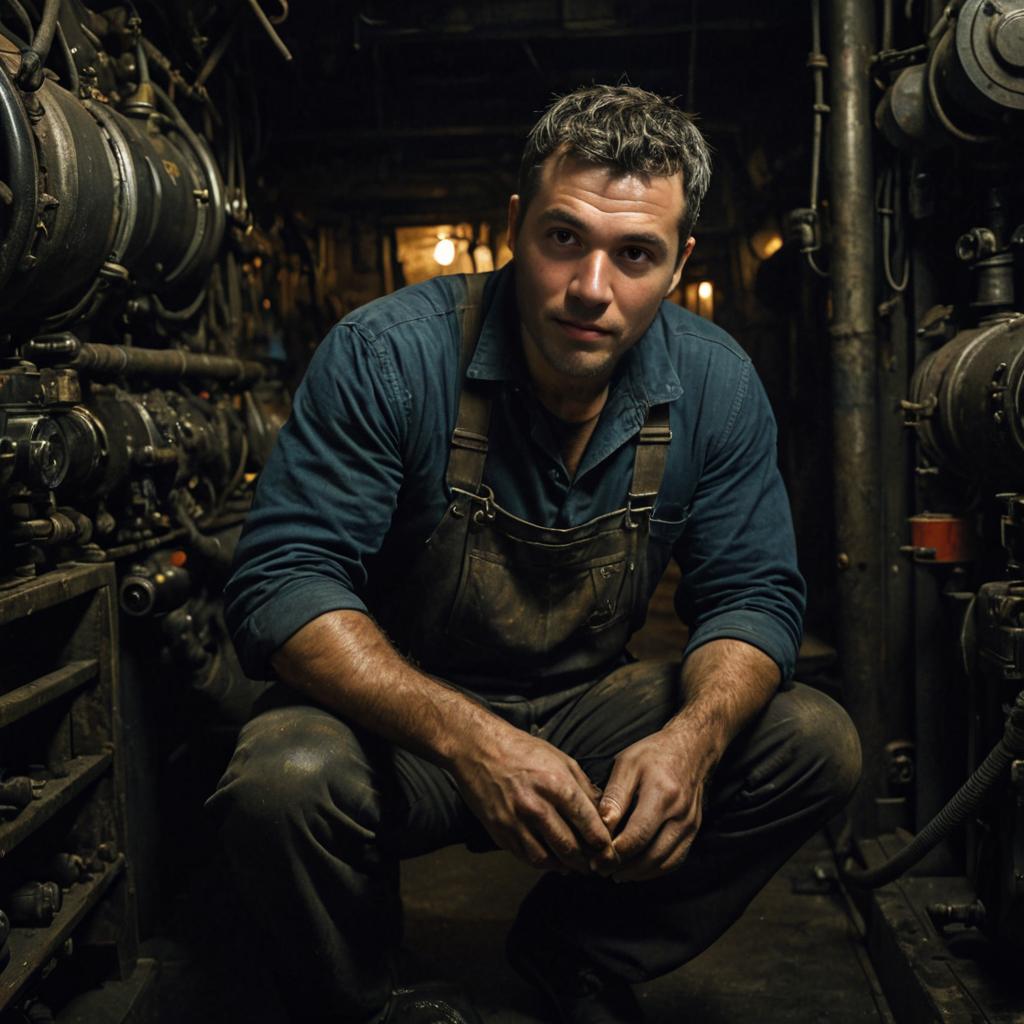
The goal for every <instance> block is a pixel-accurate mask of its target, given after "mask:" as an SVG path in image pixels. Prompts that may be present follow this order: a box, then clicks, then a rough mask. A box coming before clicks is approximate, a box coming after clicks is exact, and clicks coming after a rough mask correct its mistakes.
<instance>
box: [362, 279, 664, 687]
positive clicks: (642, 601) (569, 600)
mask: <svg viewBox="0 0 1024 1024" xmlns="http://www.w3.org/2000/svg"><path fill="white" fill-rule="evenodd" d="M484 280H485V275H474V276H471V277H467V279H466V299H465V304H464V305H463V306H462V307H460V312H461V328H462V349H461V364H460V377H461V380H462V387H461V391H460V395H459V407H458V417H457V422H456V425H455V429H454V431H453V433H452V437H451V448H450V453H449V459H448V468H447V475H446V484H447V488H448V493H449V495H450V497H451V501H450V504H449V505H448V508H447V509H446V511H445V513H444V516H443V518H442V519H441V522H440V523H439V524H438V526H437V527H436V529H435V530H434V532H433V534H432V535H431V536H430V538H429V539H428V541H427V543H426V545H425V547H424V549H423V550H422V551H421V553H420V555H419V557H418V558H417V560H416V562H415V564H414V565H413V568H412V571H411V574H410V576H409V578H408V579H406V580H404V581H403V584H402V587H401V589H400V590H399V591H397V592H394V593H393V594H392V595H391V597H390V598H385V600H384V601H383V603H382V606H381V607H378V608H375V612H376V613H377V615H378V619H379V621H380V623H381V625H382V626H383V627H384V629H385V630H386V631H387V632H388V634H389V636H390V637H391V639H392V641H393V642H394V643H395V645H396V646H397V647H398V648H399V649H400V650H402V651H403V652H404V653H406V654H408V655H409V656H410V657H411V658H412V659H413V660H414V661H416V662H417V663H418V664H419V665H421V666H422V667H423V668H424V669H425V670H426V671H428V672H431V673H433V674H435V675H438V676H442V677H444V678H446V679H454V680H456V681H463V680H465V681H467V685H470V686H471V688H476V686H477V685H478V686H479V688H481V689H488V688H489V687H488V686H487V682H486V680H487V678H488V677H492V678H494V679H496V680H501V681H503V682H504V685H505V688H506V692H510V691H509V690H508V682H507V681H508V680H514V681H515V684H516V690H520V689H521V691H522V692H533V691H536V690H538V689H541V688H545V689H546V688H550V687H551V686H552V685H556V686H557V685H570V684H571V683H572V682H574V681H578V680H582V679H596V678H599V677H600V676H601V675H603V674H604V673H605V672H607V671H608V670H609V669H611V668H612V667H614V666H615V665H616V664H622V661H623V658H622V654H623V651H624V649H625V646H626V642H627V641H628V639H629V637H630V635H631V633H632V632H633V630H634V629H635V628H636V626H637V625H638V624H639V622H641V621H642V620H643V616H644V612H645V609H646V600H647V594H648V589H647V586H646V578H645V576H646V553H647V540H648V532H649V523H650V517H651V511H652V509H653V507H654V501H655V498H656V496H657V493H658V488H659V486H660V485H661V480H662V476H663V475H664V471H665V463H666V459H667V457H668V446H669V442H670V441H671V438H672V434H671V431H670V430H669V426H668V406H667V405H657V406H653V407H651V408H650V409H649V411H648V414H647V420H646V422H645V423H644V425H643V427H642V429H641V430H640V434H639V437H638V439H637V445H636V455H635V458H634V463H633V476H632V481H631V483H630V487H629V492H628V494H627V496H626V503H625V505H624V506H623V507H622V508H620V509H617V510H616V511H614V512H608V513H606V514H605V515H601V516H598V517H597V518H595V519H591V520H590V521H589V522H586V523H583V524H582V525H580V526H574V527H570V528H568V529H555V528H551V527H545V526H538V525H536V524H534V523H530V522H527V521H525V520H523V519H520V518H518V517H517V516H514V515H512V514H511V513H510V512H508V511H506V510H505V509H504V508H502V506H501V505H500V504H499V503H498V497H497V496H496V495H495V494H494V492H493V491H492V490H491V489H490V488H489V487H487V486H486V485H485V484H484V483H483V474H484V463H485V461H486V459H487V447H488V426H489V423H490V416H491V398H490V394H489V393H488V391H487V390H486V388H487V385H485V384H481V383H479V382H474V381H472V380H470V379H469V378H467V377H466V368H467V367H468V366H469V363H470V360H471V359H472V356H473V352H474V349H475V348H476V343H477V338H478V336H479V333H480V326H481V322H482V319H483V316H482V309H481V298H482V293H483V286H484ZM469 680H472V681H473V682H472V683H470V682H469ZM481 680H482V681H481ZM474 684H476V685H474Z"/></svg>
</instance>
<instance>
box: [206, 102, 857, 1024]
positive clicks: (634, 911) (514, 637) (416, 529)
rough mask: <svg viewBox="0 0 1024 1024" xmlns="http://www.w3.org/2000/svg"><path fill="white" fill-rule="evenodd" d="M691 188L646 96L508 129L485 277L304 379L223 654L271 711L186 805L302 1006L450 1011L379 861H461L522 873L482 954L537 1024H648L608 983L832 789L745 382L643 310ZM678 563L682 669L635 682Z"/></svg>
mask: <svg viewBox="0 0 1024 1024" xmlns="http://www.w3.org/2000/svg"><path fill="white" fill-rule="evenodd" d="M709 175H710V161H709V155H708V149H707V146H706V144H705V143H704V140H703V139H702V137H701V136H700V134H699V132H698V131H697V129H696V128H695V127H694V125H693V123H692V122H691V121H690V119H689V118H688V117H686V115H684V114H683V113H682V112H680V111H679V110H678V109H676V108H675V107H674V106H673V105H672V104H670V103H669V102H667V101H665V100H663V99H661V98H659V97H657V96H654V95H652V94H650V93H647V92H644V91H643V90H640V89H637V88H633V87H630V86H616V87H609V86H596V87H591V88H586V89H581V90H579V91H577V92H575V93H573V94H571V95H569V96H566V97H564V98H562V99H561V100H559V101H557V102H556V103H555V104H554V105H553V106H552V107H551V108H550V109H549V110H548V111H547V113H545V114H544V116H543V117H542V118H541V120H540V121H539V122H538V124H537V125H536V126H535V127H534V129H533V131H532V132H531V134H530V136H529V139H528V141H527V145H526V152H525V154H524V158H523V164H522V169H521V174H520V185H519V193H518V195H515V196H513V197H512V199H511V201H510V204H509V242H510V247H511V249H512V251H513V254H514V261H513V263H512V264H511V265H510V266H509V267H507V268H505V269H504V270H502V271H499V272H497V273H496V274H493V275H489V276H488V277H487V278H486V279H485V280H484V279H481V278H471V279H468V280H466V279H461V278H441V279H437V280H434V281H430V282H427V283H425V284H423V285H419V286H416V287H413V288H410V289H404V290H403V291H400V292H398V293H396V294H395V295H392V296H389V297H386V298H384V299H380V300H377V301H376V302H373V303H371V304H370V305H369V306H366V307H364V308H363V309H361V310H358V311H356V312H355V313H353V314H352V315H351V316H349V317H347V318H346V319H345V320H344V321H343V322H342V323H341V324H339V325H338V326H337V327H335V328H334V330H333V331H332V332H331V334H330V335H329V336H328V338H327V340H326V341H325V342H324V343H323V344H322V345H321V346H320V348H319V350H318V351H317V353H316V355H315V357H314V360H313V362H312V364H311V366H310V368H309V371H308V373H307V375H306V378H305V381H304V382H303V385H302V387H301V388H300V389H299V391H298V393H297V394H296V398H295V406H294V413H293V416H292V419H291V421H290V422H289V424H288V425H287V426H286V427H285V429H284V430H283V431H282V433H281V437H280V440H279V443H278V447H277V449H276V451H275V454H274V456H273V458H272V459H271V461H270V464H269V465H268V466H267V468H266V470H265V472H264V474H263V476H262V478H261V480H260V485H259V491H258V495H257V501H256V503H255V507H254V509H253V511H252V513H251V515H250V517H249V519H248V521H247V524H246V532H245V535H244V537H243V539H242V542H241V544H240V546H239V551H238V558H237V570H236V573H235V575H234V577H233V579H232V581H231V583H230V585H229V587H228V591H227V610H228V616H229V620H230V623H231V626H232V630H233V633H234V635H235V639H236V643H237V645H238V648H239V650H240V653H241V657H242V660H243V664H244V665H245V666H246V667H247V670H248V671H249V673H250V674H252V675H255V676H260V677H265V676H271V675H273V676H276V677H277V678H278V679H279V680H281V681H282V683H283V684H284V686H283V687H279V688H278V689H277V691H276V693H277V697H276V701H275V702H274V703H275V706H268V707H267V709H266V710H264V711H263V712H262V713H261V714H260V715H258V716H257V717H256V718H255V719H254V720H253V721H252V722H250V723H249V725H247V726H246V728H245V729H244V730H243V732H242V735H241V737H240V740H239V744H238V748H237V751H236V754H235V757H234V759H233V761H232V763H231V765H230V767H229V769H228V771H227V773H226V775H225V777H224V779H223V780H222V782H221V784H220V787H219V789H218V792H217V793H216V794H215V795H214V796H213V797H212V798H211V806H212V807H213V809H214V811H215V813H216V814H217V815H218V817H219V819H220V822H221V827H222V835H223V837H224V842H225V845H226V848H227V851H228V855H229V859H230V862H231V865H232V868H233V871H234V873H235V874H236V876H237V879H238V882H239V885H240V887H241V890H242V892H243V893H244V894H246V896H247V897H248V899H249V903H250V905H251V909H252V911H253V914H254V917H255V920H256V921H257V923H258V925H259V926H260V927H261V928H262V929H263V930H264V932H265V933H266V934H268V935H272V936H274V937H275V940H276V945H275V949H276V956H275V960H276V963H277V966H278V967H279V969H280V974H281V976H282V978H286V979H288V983H287V987H286V989H285V991H286V995H287V998H288V1000H289V1005H290V1008H291V1010H292V1011H293V1012H294V1013H295V1016H296V1019H299V1018H301V1019H303V1020H306V1021H321V1020H322V1021H336V1022H340V1021H353V1022H356V1021H376V1020H388V1021H398V1020H407V1021H410V1022H427V1021H435V1020H442V1019H447V1020H456V1021H458V1020H463V1019H476V1018H475V1015H474V1014H473V1011H472V1010H471V1009H469V1008H467V1007H465V1006H462V1007H461V1009H460V1008H459V1005H457V999H456V998H455V997H452V999H451V1000H448V999H447V997H445V996H444V995H443V994H442V993H439V992H438V991H433V990H432V991H417V990H408V989H405V990H403V989H400V988H398V981H397V979H396V978H395V977H394V953H395V946H396V945H397V942H398V938H399V929H400V914H401V908H400V905H399V899H398V893H397V878H398V874H397V865H398V861H399V859H400V858H402V857H406V856H411V855H414V854H417V853H422V852H425V851H427V850H431V849H436V848H438V847H440V846H443V845H446V844H449V843H455V842H462V843H465V844H467V845H468V846H469V847H470V848H471V849H481V850H482V849H493V848H494V847H495V846H497V847H501V848H504V849H506V850H508V851H510V852H511V853H513V854H514V855H515V856H517V857H519V858H521V859H522V860H524V861H526V862H527V863H529V864H531V865H533V866H534V867H536V868H537V869H538V870H539V871H541V872H543V874H542V876H541V877H540V879H539V881H538V884H537V886H536V888H535V889H534V890H533V891H532V892H531V894H530V895H529V896H528V897H527V899H526V901H525V903H524V905H523V908H522V911H521V913H520V916H519V919H518V920H517V922H516V925H515V926H514V928H513V930H512V933H511V934H510V936H509V939H508V951H509V955H510V957H511V959H512V961H513V964H514V965H515V966H516V968H517V969H518V970H519V971H520V972H521V973H522V974H523V975H524V976H525V977H526V978H527V979H528V980H530V981H531V982H533V983H534V984H536V985H537V986H538V987H539V988H540V989H541V991H542V992H543V993H544V994H545V995H546V996H547V998H548V1000H549V1002H550V1004H551V1009H552V1012H553V1014H554V1015H555V1016H556V1017H557V1019H559V1020H563V1021H568V1022H574V1024H583V1022H587V1024H600V1022H625V1021H634V1020H638V1019H639V1016H640V1012H639V1007H638V1004H637V1002H636V999H635V997H634V995H633V993H632V990H631V988H630V986H631V984H632V983H635V982H638V981H642V980H645V979H648V978H651V977H654V976H656V975H658V974H661V973H664V972H666V971H669V970H671V969H673V968H674V967H676V966H678V965H679V964H681V963H683V962H685V961H686V960H688V959H689V958H691V957H693V956H694V955H695V954H696V953H698V952H699V951H700V950H702V949H703V948H705V947H706V946H707V945H708V944H709V943H710V942H712V941H713V940H714V939H715V938H716V937H717V936H718V935H719V934H721V932H722V931H724V930H725V929H726V928H727V927H728V926H729V924H731V923H732V922H733V921H734V920H735V919H736V918H737V917H738V916H739V915H740V913H741V912H742V910H743V908H744V907H745V906H746V904H747V903H748V902H749V900H750V899H751V898H752V896H753V895H754V894H755V893H756V892H757V890H758V889H759V888H760V887H761V886H762V885H763V884H764V883H765V882H766V881H767V880H768V878H770V876H771V875H772V874H773V872H774V871H775V870H776V869H777V868H778V867H779V866H780V865H781V864H782V863H783V862H784V861H785V860H786V858H787V857H788V856H789V855H790V854H791V853H792V852H793V851H794V850H795V849H796V848H797V847H799V846H800V845H801V844H802V842H803V841H804V840H805V839H806V838H807V837H808V836H809V835H810V834H811V833H812V832H813V831H814V829H815V828H816V827H817V826H818V825H819V824H820V823H821V822H822V821H823V820H824V819H825V818H826V817H827V816H828V814H830V813H831V812H833V811H834V810H835V809H836V808H837V807H839V806H840V805H841V804H842V803H843V802H844V801H845V800H846V799H847V798H848V796H849V793H850V792H851V790H852V788H853V786H854V785H855V783H856V779H857V777H858V774H859V747H858V744H857V739H856V736H855V734H854V732H853V729H852V726H851V725H850V723H849V720H848V719H847V718H846V716H845V715H844V713H843V712H842V711H841V710H840V709H839V708H838V707H837V706H836V705H834V704H833V703H832V702H831V701H829V700H828V699H827V698H826V697H824V696H822V695H821V694H818V693H816V692H814V691H811V690H809V689H806V688H804V687H801V686H799V685H798V684H790V683H789V677H790V676H791V674H792V671H793V667H794V662H795V657H796V651H797V647H798V644H799V639H800V632H801V614H802V607H803V583H802V580H801V579H800V576H799V574H798V573H797V570H796V568H795V557H794V549H793V538H792V528H791V525H790V519H789V510H788V505H787V502H786V497H785V493H784V489H783V486H782V483H781V480H780V478H779V475H778V471H777V469H776V464H775V431H774V423H773V420H772V417H771V412H770V410H769V408H768V404H767V401H766V399H765V396H764V393H763V391H762V389H761V386H760V384H759V382H758V381H757V378H756V375H755V374H754V372H753V370H752V368H751V364H750V361H749V360H748V358H747V357H746V356H745V355H744V353H743V351H742V350H741V349H740V348H739V346H738V345H736V343H735V342H734V341H732V339H730V338H729V337H728V336H727V335H725V334H724V333H723V332H722V331H721V330H719V329H717V328H716V327H714V326H713V325H712V324H709V323H706V322H704V321H702V320H700V319H699V318H697V317H694V316H692V315H691V314H689V313H687V312H685V311H683V310H681V309H679V308H678V307H675V306H671V305H669V304H667V303H664V304H663V302H662V300H663V299H664V297H665V296H666V295H668V293H669V292H671V291H672V289H673V288H674V287H675V285H676V284H677V283H678V281H679V279H680V275H681V273H682V270H683V267H684V265H685V263H686V260H687V258H688V257H689V255H690V253H691V252H692V251H693V246H694V239H693V238H692V236H691V228H692V226H693V224H694V222H695V220H696V217H697V214H698V211H699V207H700V203H701V198H702V196H703V194H704V192H705V190H706V188H707V184H708V179H709ZM672 556H675V557H676V558H677V559H678V560H679V562H680V564H681V567H682V583H681V585H680V588H679V593H678V596H677V607H678V609H679V611H680V614H681V615H682V617H683V619H684V620H685V621H686V622H687V623H688V625H689V627H690V639H689V644H688V647H687V649H686V651H685V652H684V653H683V657H682V663H681V665H680V664H679V663H674V664H651V663H645V662H634V661H633V659H631V658H630V657H629V655H628V654H627V653H626V651H625V645H626V642H627V640H628V638H629V636H630V634H631V633H632V632H633V631H634V630H635V629H636V628H637V627H638V626H639V625H640V624H641V623H642V621H643V618H644V615H645V611H646V605H647V601H648V599H649V597H650V595H651V592H652V591H653V589H654V587H655V585H656V584H657V582H658V579H659V577H660V576H661V573H662V571H663V569H664V568H665V565H666V564H667V562H668V559H669V558H670V557H672ZM399 652H405V653H406V654H407V655H408V657H403V654H402V653H399ZM780 683H784V684H785V685H784V686H782V688H780ZM446 1007H447V1008H446ZM446 1014H447V1015H448V1016H446Z"/></svg>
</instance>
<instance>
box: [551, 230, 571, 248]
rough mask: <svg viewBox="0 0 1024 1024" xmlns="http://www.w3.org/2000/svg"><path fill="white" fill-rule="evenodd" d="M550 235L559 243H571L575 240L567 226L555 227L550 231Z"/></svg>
mask: <svg viewBox="0 0 1024 1024" xmlns="http://www.w3.org/2000/svg"><path fill="white" fill-rule="evenodd" d="M551 237H552V238H553V239H554V240H555V241H556V242H557V243H558V244H559V245H571V244H572V243H573V242H574V241H575V236H574V235H573V233H572V232H571V231H569V230H568V229H567V228H555V230H554V231H552V232H551Z"/></svg>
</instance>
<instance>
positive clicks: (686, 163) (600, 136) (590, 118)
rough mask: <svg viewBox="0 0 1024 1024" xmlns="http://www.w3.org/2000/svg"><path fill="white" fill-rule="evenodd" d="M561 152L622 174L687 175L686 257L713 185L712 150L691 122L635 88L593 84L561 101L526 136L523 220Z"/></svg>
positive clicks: (681, 238)
mask: <svg viewBox="0 0 1024 1024" xmlns="http://www.w3.org/2000/svg"><path fill="white" fill-rule="evenodd" d="M555 152H564V153H567V154H569V155H570V156H574V157H576V158H578V159H580V160H584V161H586V162H588V163H594V164H604V165H607V166H609V167H614V168H617V169H618V170H620V171H622V172H623V173H624V174H631V173H632V174H650V175H654V176H658V177H662V176H663V177H671V176H672V175H673V174H675V173H676V172H677V171H682V172H683V201H684V203H683V217H682V221H681V222H680V225H679V241H680V251H682V246H683V245H684V244H685V242H686V240H687V239H688V238H689V237H690V232H691V231H692V230H693V225H694V224H695V223H696V221H697V216H698V215H699V214H700V204H701V201H702V200H703V199H704V193H705V192H707V190H708V184H709V182H710V181H711V150H710V147H709V146H708V144H707V142H706V141H705V139H704V136H703V135H701V133H700V131H699V130H698V129H697V126H696V125H695V124H694V122H693V118H692V117H690V115H688V114H685V113H684V112H683V111H682V110H680V109H679V108H678V107H677V106H676V105H675V103H674V102H673V101H672V100H670V99H667V98H666V97H664V96H658V95H656V94H655V93H653V92H648V91H647V90H646V89H639V88H637V87H636V86H634V85H590V86H584V87H583V88H581V89H577V90H576V91H575V92H571V93H569V94H568V95H567V96H562V97H561V98H560V99H557V100H555V102H554V103H552V104H551V106H550V107H548V109H547V110H546V111H545V112H544V113H543V115H542V116H541V118H540V120H539V121H538V122H537V123H536V124H535V125H534V126H533V128H532V129H531V130H530V134H529V135H528V136H527V137H526V147H525V149H524V150H523V159H522V162H521V163H520V165H519V203H520V208H519V216H520V217H522V216H523V214H524V213H525V212H526V207H527V206H528V205H529V203H530V200H531V199H532V198H533V197H534V195H536V193H537V189H538V187H539V184H540V173H541V165H542V164H543V163H544V161H545V160H546V159H547V158H548V157H549V156H551V154H552V153H555Z"/></svg>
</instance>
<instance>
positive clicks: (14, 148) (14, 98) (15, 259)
mask: <svg viewBox="0 0 1024 1024" xmlns="http://www.w3.org/2000/svg"><path fill="white" fill-rule="evenodd" d="M0 128H2V129H3V130H2V131H0V138H3V139H4V143H5V147H6V150H7V152H6V157H7V168H8V182H7V184H8V185H9V186H10V189H11V194H12V202H11V206H10V210H11V214H10V217H11V219H10V224H9V226H8V229H7V236H6V238H4V239H3V241H2V242H0V288H3V286H4V285H5V284H7V282H8V280H10V277H11V275H12V274H13V273H14V271H15V270H16V269H17V266H18V264H19V263H20V262H21V258H22V256H23V255H24V253H25V250H26V248H27V247H28V244H29V240H30V239H31V237H32V229H33V227H34V225H35V219H36V150H35V145H34V144H33V141H32V129H31V128H30V127H29V123H28V116H27V114H26V113H25V108H24V106H22V103H21V98H20V97H19V96H18V91H17V89H15V87H14V83H13V82H12V81H11V78H10V75H8V74H7V68H6V67H5V66H4V63H3V61H0Z"/></svg>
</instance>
